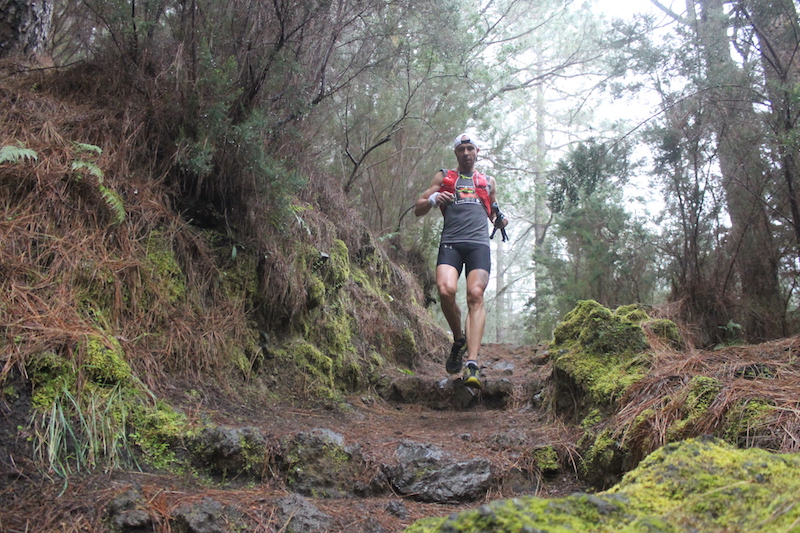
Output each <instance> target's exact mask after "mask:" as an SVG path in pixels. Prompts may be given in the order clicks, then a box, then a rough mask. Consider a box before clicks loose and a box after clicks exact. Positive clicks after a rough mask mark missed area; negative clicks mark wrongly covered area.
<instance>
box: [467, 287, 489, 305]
mask: <svg viewBox="0 0 800 533" xmlns="http://www.w3.org/2000/svg"><path fill="white" fill-rule="evenodd" d="M484 291H485V287H483V286H480V285H478V286H475V287H467V304H469V305H471V306H472V305H480V304H482V303H483V293H484Z"/></svg>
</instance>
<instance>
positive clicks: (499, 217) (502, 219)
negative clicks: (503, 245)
mask: <svg viewBox="0 0 800 533" xmlns="http://www.w3.org/2000/svg"><path fill="white" fill-rule="evenodd" d="M492 212H493V213H494V230H493V231H492V234H491V235H489V238H490V239H494V234H495V233H497V230H498V229H499V230H500V232H501V234H502V235H503V242H506V241H507V240H508V234H507V233H506V226H507V225H508V220H507V219H506V216H505V215H504V214H503V213H501V212H500V206H498V205H497V202H495V203H493V204H492Z"/></svg>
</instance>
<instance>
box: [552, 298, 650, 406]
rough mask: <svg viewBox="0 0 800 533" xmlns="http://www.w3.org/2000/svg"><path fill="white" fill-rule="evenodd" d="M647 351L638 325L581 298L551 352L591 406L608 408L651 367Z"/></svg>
mask: <svg viewBox="0 0 800 533" xmlns="http://www.w3.org/2000/svg"><path fill="white" fill-rule="evenodd" d="M628 314H630V313H628ZM648 348H649V345H648V344H647V341H646V339H645V336H644V332H643V331H642V328H641V327H639V326H638V325H636V324H633V323H631V322H630V321H628V320H627V319H625V318H623V317H622V316H619V315H617V314H615V313H612V312H611V311H609V310H608V309H607V308H605V307H603V306H602V305H600V304H598V303H597V302H595V301H593V300H585V301H581V302H578V305H577V306H576V307H575V309H573V310H572V311H570V312H569V313H568V314H567V315H566V316H565V317H564V321H563V322H561V323H560V324H559V325H558V326H557V327H556V329H555V331H554V338H553V342H552V343H551V346H550V352H551V354H555V356H554V357H553V364H554V366H555V367H556V368H557V369H558V370H560V371H563V372H564V373H566V374H567V375H569V376H571V377H572V379H573V380H574V381H575V383H576V384H577V385H578V386H579V387H581V388H582V389H583V390H584V391H585V392H586V393H587V394H588V395H589V396H590V398H591V400H592V401H593V402H595V403H597V404H600V405H610V404H612V403H613V402H615V401H616V400H617V399H618V398H619V397H620V396H621V395H622V394H624V393H625V391H627V390H628V388H629V387H630V386H631V385H632V384H633V383H635V382H636V381H638V380H639V379H641V378H642V377H643V376H644V375H645V373H646V372H647V370H648V369H649V368H650V357H649V354H647V353H644V350H646V349H648Z"/></svg>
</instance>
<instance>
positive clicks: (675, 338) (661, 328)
mask: <svg viewBox="0 0 800 533" xmlns="http://www.w3.org/2000/svg"><path fill="white" fill-rule="evenodd" d="M641 326H642V328H643V329H644V330H646V331H649V332H650V333H651V334H652V335H654V336H656V337H658V338H659V339H661V340H662V341H664V343H666V344H667V345H668V346H669V347H670V348H672V349H674V350H683V349H684V348H685V347H686V343H685V342H684V340H683V337H682V336H681V333H680V331H678V326H677V325H676V324H675V322H673V321H672V320H667V319H664V318H659V319H646V320H644V321H642V322H641Z"/></svg>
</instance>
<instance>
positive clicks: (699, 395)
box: [667, 376, 722, 441]
mask: <svg viewBox="0 0 800 533" xmlns="http://www.w3.org/2000/svg"><path fill="white" fill-rule="evenodd" d="M721 390H722V382H720V381H719V380H718V379H716V378H712V377H708V376H694V377H693V378H692V379H691V380H690V381H689V384H688V386H687V393H686V400H685V401H684V402H683V404H682V406H681V409H682V411H683V414H684V416H682V417H681V418H680V419H678V420H676V421H675V422H674V423H673V424H672V425H671V426H670V427H669V428H668V430H667V440H668V441H675V440H679V439H681V438H683V437H684V436H685V435H686V434H687V432H689V431H691V428H692V427H693V426H695V425H696V424H698V423H699V422H700V421H701V420H702V419H703V418H704V417H705V416H706V414H707V413H708V409H709V407H711V404H712V403H713V401H714V400H715V399H716V397H717V395H718V394H719V392H720V391H721Z"/></svg>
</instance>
